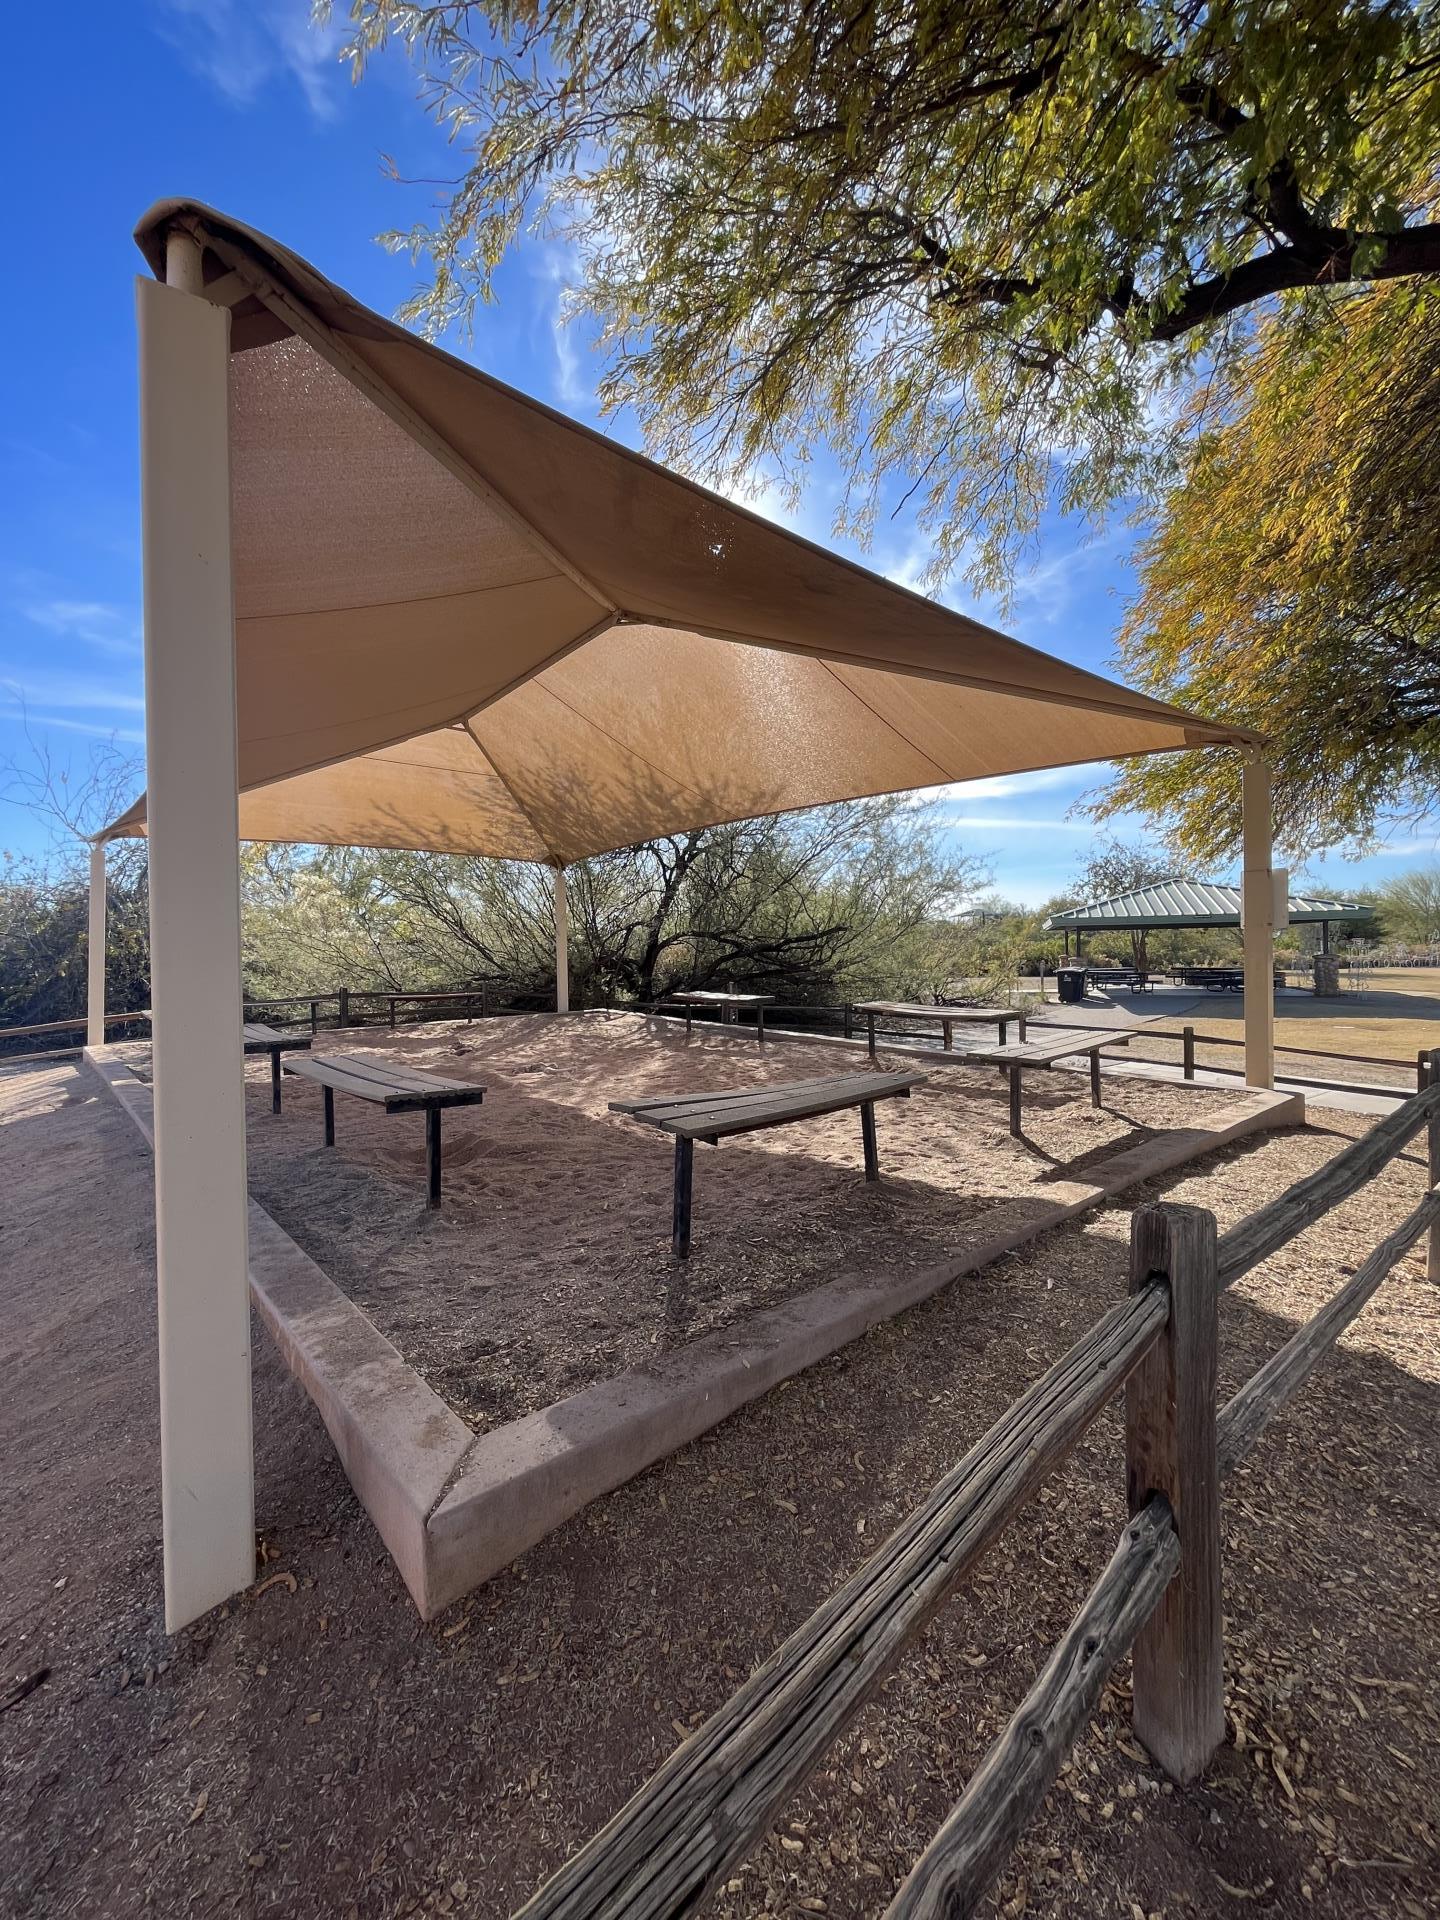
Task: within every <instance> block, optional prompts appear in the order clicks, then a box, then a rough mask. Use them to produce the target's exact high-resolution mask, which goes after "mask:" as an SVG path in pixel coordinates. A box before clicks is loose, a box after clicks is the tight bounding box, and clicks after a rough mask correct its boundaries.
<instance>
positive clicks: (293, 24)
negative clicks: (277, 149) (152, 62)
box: [153, 0, 348, 120]
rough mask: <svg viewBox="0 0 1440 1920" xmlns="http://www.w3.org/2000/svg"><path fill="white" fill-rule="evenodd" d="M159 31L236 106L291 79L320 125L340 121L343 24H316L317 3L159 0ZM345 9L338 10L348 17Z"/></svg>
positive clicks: (155, 1) (245, 104)
mask: <svg viewBox="0 0 1440 1920" xmlns="http://www.w3.org/2000/svg"><path fill="white" fill-rule="evenodd" d="M153 4H154V9H155V19H156V26H157V28H158V30H159V32H160V33H161V35H162V36H163V37H164V38H165V39H166V40H168V41H169V42H170V44H171V45H172V46H173V47H174V48H175V49H176V51H177V52H178V53H179V54H180V56H181V58H182V59H183V60H184V61H185V62H186V64H187V65H188V66H189V67H190V69H191V71H192V72H194V73H197V74H199V75H200V77H201V78H202V79H204V80H207V81H208V82H209V83H210V85H211V86H213V87H215V88H216V89H217V91H218V92H220V93H222V94H223V95H224V96H225V98H226V99H227V100H230V101H233V102H234V104H235V105H236V106H240V107H248V106H250V105H252V104H253V103H254V101H255V100H256V99H257V98H258V96H259V94H260V93H261V91H262V90H263V89H264V88H265V87H266V86H268V85H269V84H270V83H271V82H272V81H273V80H276V79H286V78H288V79H290V80H293V81H294V82H295V84H296V85H297V86H298V87H299V88H300V91H301V93H302V94H303V95H304V96H305V102H306V105H307V106H308V107H309V108H310V111H311V112H312V113H313V114H314V115H315V117H316V118H317V119H318V120H333V119H334V118H335V116H336V114H337V113H338V112H339V110H340V99H341V97H342V96H341V88H342V87H343V86H345V85H347V84H348V83H347V81H346V78H345V75H344V73H343V71H342V68H341V65H340V48H341V45H342V43H343V40H344V29H343V25H342V24H341V22H340V21H338V20H331V21H330V22H329V23H328V24H326V25H324V26H316V25H315V24H314V22H313V21H312V19H311V15H310V0H248V4H247V0H153ZM342 11H343V10H342V9H340V8H337V9H336V12H337V13H340V12H342Z"/></svg>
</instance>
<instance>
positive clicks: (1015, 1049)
mask: <svg viewBox="0 0 1440 1920" xmlns="http://www.w3.org/2000/svg"><path fill="white" fill-rule="evenodd" d="M1031 1031H1032V1033H1033V1032H1034V1029H1033V1028H1032V1029H1031ZM1130 1040H1131V1035H1130V1034H1129V1033H1117V1032H1116V1030H1115V1029H1114V1028H1113V1027H1097V1028H1095V1029H1093V1030H1091V1031H1086V1030H1083V1029H1082V1030H1079V1031H1076V1032H1073V1033H1065V1034H1060V1035H1058V1036H1057V1037H1056V1038H1055V1039H1054V1040H1019V1041H1012V1042H1011V1043H1010V1045H1009V1046H1006V1047H984V1048H982V1049H980V1050H979V1051H978V1052H976V1053H967V1054H966V1056H965V1058H966V1059H967V1060H974V1061H976V1062H978V1064H979V1065H981V1066H986V1067H991V1066H994V1067H1012V1066H1013V1067H1049V1066H1053V1065H1054V1064H1055V1063H1056V1061H1058V1060H1065V1059H1068V1058H1069V1057H1070V1056H1071V1055H1072V1054H1077V1053H1096V1052H1103V1051H1104V1050H1105V1049H1107V1048H1109V1047H1128V1046H1129V1044H1130Z"/></svg>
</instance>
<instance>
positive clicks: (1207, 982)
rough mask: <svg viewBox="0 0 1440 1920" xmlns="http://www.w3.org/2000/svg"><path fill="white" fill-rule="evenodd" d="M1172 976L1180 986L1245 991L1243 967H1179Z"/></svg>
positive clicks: (1216, 990) (1215, 991)
mask: <svg viewBox="0 0 1440 1920" xmlns="http://www.w3.org/2000/svg"><path fill="white" fill-rule="evenodd" d="M1171 978H1172V979H1173V980H1174V981H1175V982H1176V984H1177V985H1178V986H1182V987H1204V989H1205V991H1206V992H1207V993H1243V992H1244V991H1245V969H1244V968H1243V967H1177V968H1176V969H1175V971H1174V973H1173V974H1172V975H1171Z"/></svg>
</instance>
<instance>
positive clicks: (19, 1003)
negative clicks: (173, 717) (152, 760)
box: [0, 734, 150, 1051]
mask: <svg viewBox="0 0 1440 1920" xmlns="http://www.w3.org/2000/svg"><path fill="white" fill-rule="evenodd" d="M27 739H28V734H27ZM138 785H139V769H138V767H137V765H136V763H135V762H134V761H133V760H131V759H130V758H129V757H128V756H127V755H126V754H125V753H124V752H123V751H121V750H120V749H119V748H118V747H116V746H115V745H114V744H113V743H109V744H101V745H96V746H94V747H92V748H91V750H90V752H89V753H88V754H87V755H86V756H85V757H84V758H83V759H82V760H81V761H79V762H78V763H72V762H71V761H70V760H68V759H61V760H56V759H55V758H54V757H53V756H52V755H51V753H50V751H49V750H48V749H47V748H46V747H45V746H44V744H43V743H40V742H36V741H34V740H33V739H30V740H29V752H28V755H27V756H26V757H25V758H24V759H23V760H19V761H10V762H6V763H5V764H3V765H0V801H3V802H4V803H6V804H7V805H9V806H13V807H18V808H20V809H21V810H22V811H24V812H25V813H27V814H29V815H30V816H31V818H32V820H34V821H36V822H38V823H39V825H40V826H41V827H42V829H43V830H44V833H45V836H46V843H47V844H46V847H45V851H44V852H43V853H42V854H40V855H38V856H30V857H24V858H21V857H17V856H16V855H15V854H13V853H11V852H9V851H8V850H6V851H5V852H4V854H3V855H0V861H3V865H0V1026H7V1027H25V1026H38V1025H40V1024H41V1023H43V1022H44V1021H47V1020H65V1019H68V1018H69V1017H70V1016H71V1015H72V1014H78V1013H83V1012H84V1010H85V999H86V981H87V973H88V952H89V926H90V863H89V855H88V850H87V849H86V846H85V841H86V838H87V836H89V835H91V834H94V833H96V832H98V831H99V829H100V828H101V827H103V826H104V825H105V824H106V823H107V821H110V820H113V819H114V817H115V815H116V814H117V813H119V812H120V811H121V809H122V807H124V806H125V805H126V804H127V803H128V801H129V800H130V799H131V798H132V797H133V794H134V791H135V789H136V787H137V786H138ZM147 883H148V868H147V863H146V858H145V848H144V845H143V843H139V842H134V841H127V842H122V843H121V844H119V845H117V846H112V847H111V848H110V849H109V853H108V857H107V860H106V893H107V910H108V916H109V930H108V938H107V941H106V959H105V1004H106V1006H107V1007H109V1008H110V1010H111V1011H112V1012H115V1013H129V1012H131V1011H132V1010H133V1009H136V1008H139V1007H147V1006H149V1004H150V902H149V893H148V885H147ZM67 1037H69V1036H65V1035H58V1036H56V1038H57V1040H63V1039H65V1038H67ZM16 1044H17V1045H18V1046H20V1047H22V1048H24V1049H26V1050H27V1051H28V1050H31V1049H32V1048H33V1047H37V1046H43V1045H44V1042H43V1041H38V1040H37V1041H35V1042H27V1041H20V1042H17V1043H16Z"/></svg>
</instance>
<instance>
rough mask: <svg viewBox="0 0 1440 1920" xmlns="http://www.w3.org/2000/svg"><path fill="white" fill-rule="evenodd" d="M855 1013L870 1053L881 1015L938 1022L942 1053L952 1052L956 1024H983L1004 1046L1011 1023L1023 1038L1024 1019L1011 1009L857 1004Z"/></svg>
mask: <svg viewBox="0 0 1440 1920" xmlns="http://www.w3.org/2000/svg"><path fill="white" fill-rule="evenodd" d="M855 1011H856V1012H857V1013H863V1014H864V1016H865V1028H866V1032H867V1033H868V1035H869V1040H870V1051H871V1053H872V1054H873V1053H874V1051H875V1018H876V1015H877V1014H878V1015H881V1016H882V1017H884V1018H886V1019H891V1020H938V1021H939V1022H940V1026H941V1031H942V1044H943V1046H944V1049H945V1051H946V1053H950V1052H952V1051H953V1048H954V1029H955V1026H956V1023H957V1022H958V1023H959V1024H960V1025H961V1026H964V1025H966V1024H967V1023H968V1024H975V1023H977V1022H978V1023H983V1024H984V1025H985V1026H987V1027H998V1028H999V1029H1000V1044H1001V1046H1002V1047H1003V1046H1004V1044H1005V1036H1006V1033H1007V1032H1008V1030H1009V1026H1010V1022H1011V1021H1012V1020H1015V1021H1018V1022H1019V1034H1020V1038H1021V1039H1022V1040H1023V1039H1024V1038H1025V1016H1024V1014H1023V1013H1020V1012H1019V1011H1018V1010H1016V1009H1015V1008H1012V1007H936V1006H926V1005H924V1004H923V1003H912V1002H910V1001H908V1000H857V1001H856V1003H855Z"/></svg>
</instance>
